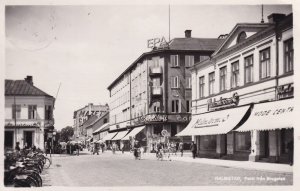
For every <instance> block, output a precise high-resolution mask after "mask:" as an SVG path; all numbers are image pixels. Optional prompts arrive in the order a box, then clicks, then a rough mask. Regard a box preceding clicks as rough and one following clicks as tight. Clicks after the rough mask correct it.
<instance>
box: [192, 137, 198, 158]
mask: <svg viewBox="0 0 300 191" xmlns="http://www.w3.org/2000/svg"><path fill="white" fill-rule="evenodd" d="M191 151H192V154H193V159H195V158H196V153H197V145H196V144H195V143H194V141H192V144H191Z"/></svg>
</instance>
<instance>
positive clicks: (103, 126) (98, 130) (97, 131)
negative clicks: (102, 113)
mask: <svg viewBox="0 0 300 191" xmlns="http://www.w3.org/2000/svg"><path fill="white" fill-rule="evenodd" d="M107 126H109V123H105V124H103V125H102V126H101V127H99V128H98V129H96V130H95V131H94V132H93V134H96V133H99V132H100V131H101V130H102V129H104V128H105V127H107Z"/></svg>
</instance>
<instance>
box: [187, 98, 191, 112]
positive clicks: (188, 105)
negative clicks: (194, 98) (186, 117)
mask: <svg viewBox="0 0 300 191" xmlns="http://www.w3.org/2000/svg"><path fill="white" fill-rule="evenodd" d="M186 112H187V113H189V112H191V100H186Z"/></svg>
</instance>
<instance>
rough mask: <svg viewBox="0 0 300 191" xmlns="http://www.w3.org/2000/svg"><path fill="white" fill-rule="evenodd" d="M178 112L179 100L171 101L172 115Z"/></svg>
mask: <svg viewBox="0 0 300 191" xmlns="http://www.w3.org/2000/svg"><path fill="white" fill-rule="evenodd" d="M179 112H180V100H172V113H179Z"/></svg>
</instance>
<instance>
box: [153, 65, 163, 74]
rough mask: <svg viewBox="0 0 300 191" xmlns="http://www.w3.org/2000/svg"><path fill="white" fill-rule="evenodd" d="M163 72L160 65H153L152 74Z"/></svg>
mask: <svg viewBox="0 0 300 191" xmlns="http://www.w3.org/2000/svg"><path fill="white" fill-rule="evenodd" d="M160 74H162V68H161V67H160V66H159V67H153V68H151V69H150V75H160Z"/></svg>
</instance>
